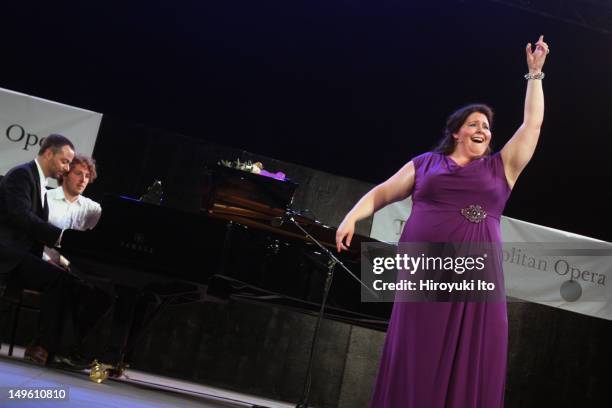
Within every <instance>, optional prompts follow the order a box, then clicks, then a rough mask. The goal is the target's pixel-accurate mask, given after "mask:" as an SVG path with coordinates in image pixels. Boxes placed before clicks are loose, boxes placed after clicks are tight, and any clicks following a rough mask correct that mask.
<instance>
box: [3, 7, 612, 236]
mask: <svg viewBox="0 0 612 408" xmlns="http://www.w3.org/2000/svg"><path fill="white" fill-rule="evenodd" d="M548 3H549V4H550V9H549V11H550V12H551V13H553V14H554V12H555V7H558V4H556V3H559V2H548ZM574 4H576V5H578V6H577V7H578V9H580V6H579V5H580V4H581V3H580V2H574ZM601 7H606V6H601ZM606 10H609V9H606ZM603 11H604V9H603V8H602V13H603ZM0 30H2V31H1V32H2V38H3V62H2V64H1V65H0V66H1V68H0V69H1V72H2V75H1V80H0V86H3V87H6V88H9V89H14V90H17V91H21V92H25V93H29V94H33V95H36V96H40V97H44V98H48V99H52V100H56V101H60V102H63V103H67V104H70V105H75V106H79V107H83V108H88V109H92V110H95V111H98V112H102V113H106V114H112V115H115V116H116V117H119V118H123V119H125V120H130V121H133V122H136V123H143V124H146V125H149V126H152V127H158V128H162V129H167V130H169V131H173V132H178V133H182V134H186V135H189V136H192V137H196V138H202V139H206V140H209V141H212V142H216V143H220V144H224V145H230V146H233V147H237V148H242V149H246V150H249V151H252V152H257V153H260V154H263V155H266V156H269V157H275V158H278V159H281V160H284V161H287V162H294V163H298V164H302V165H306V166H309V167H312V168H317V169H320V170H323V171H327V172H331V173H336V174H340V175H345V176H349V177H353V178H357V179H361V180H364V181H368V182H373V183H376V182H380V181H382V180H384V179H385V178H386V177H388V176H389V175H391V174H392V173H393V172H395V170H396V169H397V168H399V167H400V166H401V165H402V164H403V163H404V162H405V161H407V160H408V159H410V158H411V157H412V156H415V155H417V154H419V153H421V152H423V151H425V150H427V149H429V148H431V147H432V146H433V145H434V144H435V142H436V140H437V139H438V137H439V135H440V133H441V129H442V126H443V123H444V119H445V117H446V116H447V114H448V113H450V112H451V111H452V110H453V109H455V108H457V107H458V106H461V105H463V104H465V103H469V102H474V101H482V102H487V103H489V104H491V105H492V106H493V107H494V108H495V110H496V112H497V115H498V117H497V121H496V123H495V124H494V141H495V144H496V146H497V147H498V148H499V147H501V146H502V145H503V143H504V142H505V141H506V140H507V139H508V138H509V137H510V136H511V135H512V133H513V131H514V130H515V129H516V128H517V127H518V126H519V124H520V122H521V119H522V102H523V97H524V89H525V83H524V80H523V79H522V75H523V74H524V73H525V71H526V68H525V58H524V51H523V47H524V45H525V44H526V43H527V42H528V41H531V42H534V41H536V40H537V37H538V35H539V34H540V33H543V34H545V39H546V40H547V41H548V42H549V43H550V47H551V50H552V52H551V54H550V57H549V61H548V62H547V64H546V67H545V72H546V73H547V78H546V79H545V80H544V84H545V93H546V101H547V102H546V107H547V111H546V118H545V123H544V128H543V131H542V137H541V143H540V145H539V147H538V151H537V153H536V155H535V157H534V159H533V160H532V162H531V163H530V165H529V167H528V168H527V170H526V171H525V172H524V174H523V175H522V177H521V179H520V180H519V182H518V183H517V185H516V188H515V191H514V192H513V195H512V197H511V200H510V202H509V204H508V207H507V211H506V215H509V216H512V217H516V218H519V219H523V220H527V221H531V222H535V223H538V224H543V225H547V226H552V227H556V228H560V229H564V230H568V231H572V232H576V233H580V234H584V235H588V236H592V237H596V238H600V239H605V240H608V241H611V240H612V232H611V231H610V229H609V227H608V224H609V223H608V222H607V220H608V218H609V215H608V209H609V205H608V202H607V184H606V182H607V181H608V178H609V168H608V160H609V156H610V153H611V143H610V140H609V139H610V137H611V136H612V119H611V118H610V115H609V114H608V109H609V103H608V102H609V98H610V96H611V95H612V81H610V79H609V72H610V69H611V68H612V52H610V44H611V41H610V40H611V37H610V36H608V35H605V34H601V33H599V32H596V31H593V30H588V29H586V28H582V27H578V26H574V25H570V24H566V23H563V22H561V21H557V20H553V19H548V18H545V17H541V16H538V15H535V14H531V13H528V12H526V11H522V10H518V9H515V8H511V7H507V6H505V5H503V4H500V3H496V2H492V1H476V0H475V1H437V2H430V3H428V4H427V5H424V4H422V2H411V1H376V2H365V1H350V2H349V1H342V2H341V1H325V2H312V1H291V2H286V1H279V0H271V1H263V2H253V1H245V0H234V1H223V2H200V1H172V2H170V1H157V2H144V1H132V2H124V3H122V4H120V5H113V4H111V3H108V2H97V3H90V2H79V3H75V4H69V3H64V2H62V3H61V4H60V3H56V2H51V3H42V2H41V4H36V3H28V2H12V3H10V4H6V5H3V19H2V24H1V25H0ZM160 165H163V163H161V164H160Z"/></svg>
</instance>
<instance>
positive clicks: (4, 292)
mask: <svg viewBox="0 0 612 408" xmlns="http://www.w3.org/2000/svg"><path fill="white" fill-rule="evenodd" d="M40 295H41V292H39V291H37V290H33V289H28V288H24V287H22V286H19V285H14V284H11V283H5V284H0V301H1V302H2V303H5V304H7V305H8V306H7V308H6V309H2V312H3V314H4V313H6V314H8V315H9V316H10V317H9V319H8V320H7V322H6V323H5V328H6V326H7V325H8V326H9V327H10V329H9V330H8V331H7V330H3V331H2V333H7V332H8V333H9V342H8V345H9V351H8V355H9V356H12V355H13V349H14V347H15V338H16V337H17V327H18V325H19V315H20V313H21V311H22V310H23V309H25V310H31V311H35V312H39V313H40V304H39V303H40V302H39V298H40ZM34 298H35V299H36V301H34ZM4 340H5V339H4V336H2V338H0V344H1V343H3V342H4Z"/></svg>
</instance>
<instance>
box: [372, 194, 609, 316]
mask: <svg viewBox="0 0 612 408" xmlns="http://www.w3.org/2000/svg"><path fill="white" fill-rule="evenodd" d="M410 210H411V201H410V199H407V200H405V201H402V202H400V203H395V204H392V205H390V206H387V207H385V208H383V209H382V210H380V211H378V212H377V213H376V214H374V220H373V223H372V230H371V233H370V236H371V237H372V238H375V239H377V240H379V241H383V242H387V243H394V244H395V243H397V242H398V241H399V238H400V235H401V232H402V229H403V227H404V223H405V220H406V219H407V218H408V217H409V215H410ZM501 229H502V239H503V241H504V249H503V251H504V277H505V284H506V293H507V295H508V296H509V297H510V299H509V300H512V298H515V299H521V300H527V301H530V302H534V303H539V304H544V305H547V306H553V307H557V308H560V309H565V310H569V311H572V312H577V313H582V314H586V315H589V316H595V317H600V318H603V319H608V320H612V301H611V300H612V288H611V287H610V285H612V243H609V242H604V241H600V240H596V239H593V238H589V237H585V236H582V235H578V234H573V233H570V232H566V231H561V230H556V229H553V228H548V227H544V226H541V225H537V224H532V223H528V222H524V221H519V220H516V219H513V218H509V217H502V219H501Z"/></svg>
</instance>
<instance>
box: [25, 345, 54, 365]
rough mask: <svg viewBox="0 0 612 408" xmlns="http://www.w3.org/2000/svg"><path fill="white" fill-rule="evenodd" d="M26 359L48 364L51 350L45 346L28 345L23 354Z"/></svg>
mask: <svg viewBox="0 0 612 408" xmlns="http://www.w3.org/2000/svg"><path fill="white" fill-rule="evenodd" d="M23 358H24V359H25V360H28V361H31V362H33V363H36V364H39V365H43V366H44V365H47V359H48V358H49V352H47V350H45V348H44V347H43V346H28V347H26V349H25V353H24V354H23Z"/></svg>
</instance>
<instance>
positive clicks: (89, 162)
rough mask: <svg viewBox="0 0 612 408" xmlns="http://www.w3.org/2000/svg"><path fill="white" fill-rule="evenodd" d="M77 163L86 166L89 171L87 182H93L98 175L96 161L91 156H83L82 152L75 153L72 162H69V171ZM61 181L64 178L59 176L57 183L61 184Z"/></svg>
mask: <svg viewBox="0 0 612 408" xmlns="http://www.w3.org/2000/svg"><path fill="white" fill-rule="evenodd" d="M78 164H80V165H83V166H85V167H87V170H88V171H89V184H91V183H93V182H94V180H95V179H96V178H97V177H98V172H97V170H96V161H95V160H94V159H93V158H92V157H89V156H85V155H84V154H75V155H74V159H72V162H71V163H70V171H72V170H74V168H75V167H76V166H77V165H78ZM70 171H69V172H70ZM63 181H64V178H63V177H60V178H59V179H58V184H59V185H60V186H61V185H62V183H63Z"/></svg>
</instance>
